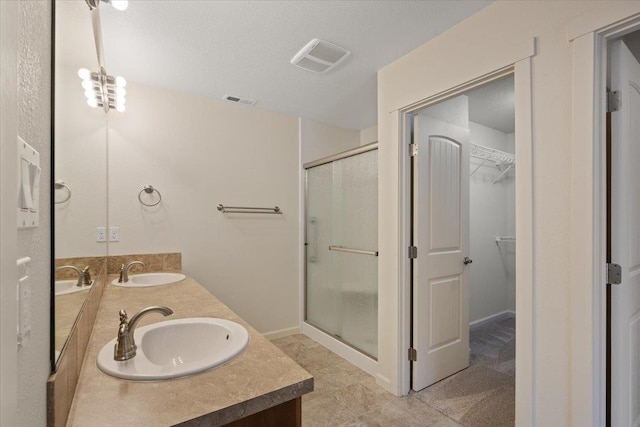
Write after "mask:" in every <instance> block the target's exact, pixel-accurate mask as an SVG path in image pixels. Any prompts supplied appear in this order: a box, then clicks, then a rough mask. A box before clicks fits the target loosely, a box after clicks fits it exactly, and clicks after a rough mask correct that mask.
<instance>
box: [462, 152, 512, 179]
mask: <svg viewBox="0 0 640 427" xmlns="http://www.w3.org/2000/svg"><path fill="white" fill-rule="evenodd" d="M469 151H470V155H471V157H473V158H476V159H480V160H482V162H481V163H480V164H479V165H478V166H476V168H475V169H474V170H473V172H471V175H470V176H473V175H474V174H475V173H476V172H477V171H478V169H480V167H482V166H483V165H484V164H485V163H486V162H493V163H494V165H495V167H496V168H498V170H499V171H500V175H498V177H497V178H496V179H495V180H493V183H494V184H495V183H497V182H499V181H500V180H501V179H502V177H503V176H505V175H506V174H507V172H509V171H510V170H511V169H513V168H515V166H516V156H515V154H511V153H507V152H505V151H500V150H496V149H495V148H489V147H485V146H483V145H478V144H473V143H472V144H471V146H470V150H469Z"/></svg>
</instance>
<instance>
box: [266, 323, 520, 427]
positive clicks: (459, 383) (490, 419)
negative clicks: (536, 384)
mask: <svg viewBox="0 0 640 427" xmlns="http://www.w3.org/2000/svg"><path fill="white" fill-rule="evenodd" d="M273 342H274V344H275V345H277V346H278V347H279V348H280V349H282V351H284V352H285V353H286V354H287V355H288V356H289V357H291V358H292V359H294V360H295V361H296V362H297V363H298V364H299V365H300V366H302V367H303V368H305V369H306V370H307V371H308V372H310V373H311V374H312V375H313V376H314V378H315V390H314V391H313V392H312V393H309V394H307V395H305V396H303V399H302V425H303V426H304V427H316V426H317V427H320V426H331V427H347V426H385V427H387V426H388V427H405V426H406V427H412V426H436V427H448V426H465V427H499V426H513V425H514V413H515V411H514V397H515V389H514V386H515V320H514V319H513V318H512V317H511V318H502V319H499V320H496V321H493V322H490V323H488V324H484V325H482V326H480V327H477V328H473V329H472V330H471V332H470V345H471V355H470V367H469V368H468V369H465V370H464V371H462V372H459V373H457V374H455V375H453V376H451V377H449V378H446V379H444V380H442V381H440V382H439V383H436V384H434V385H432V386H431V387H428V388H426V389H424V390H421V391H419V392H412V393H411V394H410V395H409V396H404V397H395V396H393V395H392V394H390V393H388V392H386V391H385V390H383V389H382V388H381V387H379V386H378V385H376V383H375V380H374V378H373V377H371V376H370V375H368V374H367V373H365V372H363V371H361V370H360V369H358V368H356V367H355V366H353V365H351V364H350V363H349V362H347V361H345V360H344V359H342V358H341V357H339V356H337V355H336V354H334V353H332V352H331V351H329V350H327V349H326V348H324V347H323V346H321V345H320V344H318V343H316V342H315V341H313V340H311V339H310V338H308V337H306V336H304V335H293V336H288V337H284V338H279V339H277V340H274V341H273Z"/></svg>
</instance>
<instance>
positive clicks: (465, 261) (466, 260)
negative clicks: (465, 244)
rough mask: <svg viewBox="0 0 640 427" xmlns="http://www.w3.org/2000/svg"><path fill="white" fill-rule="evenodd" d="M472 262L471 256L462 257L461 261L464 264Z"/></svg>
mask: <svg viewBox="0 0 640 427" xmlns="http://www.w3.org/2000/svg"><path fill="white" fill-rule="evenodd" d="M472 262H473V260H472V259H471V258H469V257H468V256H466V257H464V259H463V260H462V263H463V264H464V265H467V264H471V263H472Z"/></svg>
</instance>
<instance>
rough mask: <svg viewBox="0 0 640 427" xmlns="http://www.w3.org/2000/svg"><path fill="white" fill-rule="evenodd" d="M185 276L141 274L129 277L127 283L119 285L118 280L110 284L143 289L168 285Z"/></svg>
mask: <svg viewBox="0 0 640 427" xmlns="http://www.w3.org/2000/svg"><path fill="white" fill-rule="evenodd" d="M185 277H186V276H185V275H184V274H180V273H142V274H132V275H129V281H128V282H126V283H119V282H118V279H114V280H113V282H111V284H112V285H115V286H122V287H123V288H144V287H147V286H161V285H170V284H172V283H176V282H179V281H181V280H184V278H185Z"/></svg>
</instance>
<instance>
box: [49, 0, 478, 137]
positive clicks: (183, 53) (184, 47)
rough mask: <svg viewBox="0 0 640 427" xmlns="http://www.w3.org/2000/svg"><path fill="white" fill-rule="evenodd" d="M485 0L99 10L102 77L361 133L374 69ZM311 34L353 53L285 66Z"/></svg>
mask: <svg viewBox="0 0 640 427" xmlns="http://www.w3.org/2000/svg"><path fill="white" fill-rule="evenodd" d="M58 3H59V2H58ZM489 3H490V2H489V1H480V0H477V1H476V0H474V1H185V0H183V1H175V0H173V1H172V0H163V1H142V0H131V1H130V4H129V8H128V9H127V10H126V11H124V12H118V11H116V10H114V9H113V8H112V7H109V6H107V5H104V4H103V6H102V7H101V14H102V27H103V34H104V49H105V56H106V65H107V70H108V72H109V73H110V74H118V75H122V76H124V77H125V78H127V79H128V80H130V81H135V82H139V83H144V84H147V85H152V86H159V87H164V88H168V89H172V90H176V91H181V92H187V93H192V94H197V95H201V96H208V97H211V98H213V99H220V98H222V96H223V95H225V94H230V95H234V96H241V97H246V98H251V99H255V100H257V101H258V104H257V105H256V107H255V108H264V109H268V110H272V111H277V112H281V113H284V114H289V115H293V116H301V117H305V118H310V119H314V120H319V121H322V122H326V123H329V124H333V125H337V126H341V127H345V128H351V129H357V130H359V129H363V128H366V127H368V126H371V125H374V124H376V122H377V106H376V103H377V97H376V92H377V79H376V72H377V70H379V69H380V68H382V67H384V66H385V65H387V64H389V63H391V62H393V61H394V60H396V59H397V58H399V57H401V56H403V55H404V54H406V53H408V52H410V51H411V50H413V49H415V48H416V47H418V46H419V45H421V44H423V43H424V42H426V41H427V40H429V39H431V38H433V37H435V36H436V35H438V34H439V33H442V32H443V31H445V30H447V29H448V28H450V27H452V26H454V25H455V24H457V23H458V22H460V21H462V20H464V19H465V18H467V17H469V16H470V15H472V14H474V13H475V12H477V11H478V10H480V9H482V8H483V7H485V6H487V5H488V4H489ZM87 19H89V17H88V12H87ZM313 38H321V39H325V40H327V41H329V42H332V43H335V44H337V45H340V46H343V47H345V48H346V49H348V50H350V51H351V52H352V55H351V56H350V57H349V58H348V59H347V60H346V61H345V62H344V63H343V64H341V65H340V66H338V67H337V68H336V69H335V70H332V71H330V72H329V73H328V74H313V73H310V72H306V71H304V70H300V69H298V68H296V67H294V66H292V65H291V64H289V60H290V59H291V58H292V57H293V55H294V54H295V53H296V52H297V51H298V50H299V49H300V48H302V47H303V46H304V45H305V44H306V43H307V42H309V41H310V40H311V39H313ZM90 65H91V64H88V66H90ZM128 96H134V94H129V95H128Z"/></svg>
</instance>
